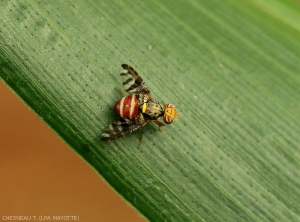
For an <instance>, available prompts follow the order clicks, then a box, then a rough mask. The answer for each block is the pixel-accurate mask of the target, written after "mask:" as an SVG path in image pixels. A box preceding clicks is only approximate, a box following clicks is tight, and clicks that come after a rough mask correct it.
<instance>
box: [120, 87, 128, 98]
mask: <svg viewBox="0 0 300 222" xmlns="http://www.w3.org/2000/svg"><path fill="white" fill-rule="evenodd" d="M119 91H120V92H121V94H122V95H123V96H127V93H126V92H125V91H124V90H123V89H122V88H119Z"/></svg>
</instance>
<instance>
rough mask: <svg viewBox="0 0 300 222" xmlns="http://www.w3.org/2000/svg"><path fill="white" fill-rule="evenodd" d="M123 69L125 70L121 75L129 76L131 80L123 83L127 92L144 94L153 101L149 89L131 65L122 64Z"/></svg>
mask: <svg viewBox="0 0 300 222" xmlns="http://www.w3.org/2000/svg"><path fill="white" fill-rule="evenodd" d="M122 67H123V69H124V70H123V71H122V72H121V75H122V76H129V78H128V79H127V80H126V81H125V82H123V85H124V89H125V91H126V92H128V93H130V94H132V93H136V94H140V93H142V94H144V95H147V97H148V98H149V99H150V100H153V99H152V96H151V93H150V90H149V88H148V87H147V85H146V83H145V82H144V80H143V79H142V78H141V77H140V76H139V74H138V73H137V72H136V71H135V70H134V69H133V68H132V67H131V66H129V65H126V64H122Z"/></svg>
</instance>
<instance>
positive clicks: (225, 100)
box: [0, 0, 300, 222]
mask: <svg viewBox="0 0 300 222" xmlns="http://www.w3.org/2000/svg"><path fill="white" fill-rule="evenodd" d="M299 12H300V5H299V4H298V3H297V2H296V1H294V0H286V1H283V0H281V1H280V0H272V1H270V0H267V1H259V0H245V1H237V0H228V1H217V0H210V1H206V0H201V1H200V0H198V1H196V0H189V1H183V0H181V1H180V0H178V1H156V0H151V1H137V0H135V1H131V2H130V4H129V2H124V1H118V0H113V1H93V0H91V1H67V0H65V1H15V0H12V1H7V0H2V1H0V15H1V22H0V40H1V42H0V62H1V71H0V76H1V78H2V79H3V80H4V81H5V82H6V83H7V84H8V85H9V86H10V87H11V88H12V89H13V90H14V91H15V92H16V93H17V94H18V95H19V96H20V97H21V98H22V99H23V100H24V101H25V102H26V103H27V104H28V105H29V106H30V107H31V108H32V109H33V110H34V111H35V112H36V113H37V114H38V115H39V116H40V117H41V118H42V119H43V120H44V121H45V122H46V123H47V124H48V125H49V126H50V127H51V128H52V129H53V130H55V131H56V132H57V133H58V134H59V136H61V138H62V139H63V140H65V141H66V142H67V143H68V144H69V145H70V146H71V147H72V148H73V149H74V151H76V152H77V153H79V154H80V155H81V156H82V157H83V158H84V159H85V160H86V161H87V162H88V163H89V164H90V165H91V166H93V167H94V168H95V170H97V171H98V172H99V174H100V175H101V176H102V177H103V178H105V180H106V181H108V183H109V184H111V186H112V187H113V188H114V189H115V190H116V191H117V192H118V193H119V194H121V195H122V196H123V197H124V198H125V199H126V200H127V201H128V202H130V204H132V205H133V206H134V207H135V208H137V209H138V210H139V211H140V212H141V213H142V214H143V215H145V217H146V218H148V219H149V220H151V221H222V222H223V221H300V204H299V199H300V190H299V187H300V177H299V170H300V149H299V144H300V137H299V134H300V125H299V118H300V105H299V104H300V103H299V100H300V87H299V85H300V75H299V73H300V66H299V57H300V38H299V36H300V25H299V24H300V23H299V22H300V13H299ZM122 63H127V64H129V65H131V66H133V67H134V68H135V69H136V70H137V71H138V72H139V73H140V75H141V76H142V77H143V79H144V80H145V82H146V83H147V85H148V86H149V88H150V89H151V92H152V95H153V96H154V98H155V99H158V100H160V101H162V102H165V103H168V102H170V103H172V104H174V105H175V106H176V107H177V110H178V111H180V112H181V114H180V120H179V121H176V122H174V123H172V124H171V125H168V126H166V127H164V131H163V132H162V133H160V132H159V131H158V130H157V127H156V126H154V125H153V124H149V125H147V126H146V127H144V137H143V141H144V143H143V145H141V146H140V145H139V138H140V136H141V132H134V133H131V134H130V135H128V136H126V137H123V138H121V139H119V140H116V141H112V142H103V141H100V135H101V132H102V128H103V127H104V126H106V125H108V124H109V123H111V122H112V121H115V120H117V116H116V115H115V114H114V111H113V106H114V103H115V101H116V100H118V99H119V98H120V97H121V96H122V95H121V94H120V92H119V90H118V88H119V87H121V84H122V79H121V77H120V76H119V72H120V71H121V67H120V65H121V64H122Z"/></svg>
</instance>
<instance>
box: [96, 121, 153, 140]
mask: <svg viewBox="0 0 300 222" xmlns="http://www.w3.org/2000/svg"><path fill="white" fill-rule="evenodd" d="M148 121H149V120H144V119H143V120H140V121H137V120H136V119H133V120H130V119H124V118H120V121H118V122H113V123H112V124H110V125H108V126H107V127H105V128H104V129H103V130H104V132H103V133H102V135H101V140H115V139H118V138H120V137H122V136H125V135H126V134H128V133H131V132H133V131H135V130H137V129H139V128H140V127H142V126H144V125H145V124H147V123H148Z"/></svg>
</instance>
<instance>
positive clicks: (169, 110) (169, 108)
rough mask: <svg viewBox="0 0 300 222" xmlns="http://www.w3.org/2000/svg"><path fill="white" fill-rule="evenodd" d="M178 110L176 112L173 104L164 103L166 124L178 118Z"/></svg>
mask: <svg viewBox="0 0 300 222" xmlns="http://www.w3.org/2000/svg"><path fill="white" fill-rule="evenodd" d="M178 114H179V112H176V110H175V106H174V105H173V104H166V105H165V112H164V122H165V123H166V124H171V123H173V121H174V119H175V118H176V119H179V118H178Z"/></svg>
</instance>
